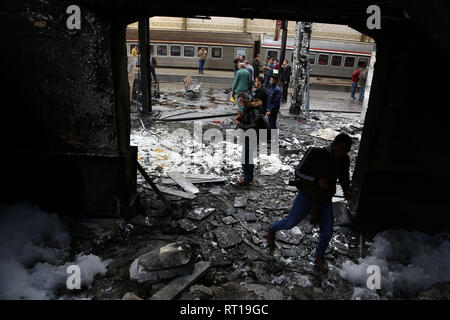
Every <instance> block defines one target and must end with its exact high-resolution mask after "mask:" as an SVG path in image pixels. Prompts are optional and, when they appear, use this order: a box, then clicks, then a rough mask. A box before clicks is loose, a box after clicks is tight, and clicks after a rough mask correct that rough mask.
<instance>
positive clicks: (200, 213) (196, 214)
mask: <svg viewBox="0 0 450 320" xmlns="http://www.w3.org/2000/svg"><path fill="white" fill-rule="evenodd" d="M214 211H216V209H215V208H197V209H195V210H193V211H190V212H189V213H188V214H187V217H188V218H191V219H195V220H203V219H204V218H205V217H207V216H209V215H210V214H211V213H213V212H214Z"/></svg>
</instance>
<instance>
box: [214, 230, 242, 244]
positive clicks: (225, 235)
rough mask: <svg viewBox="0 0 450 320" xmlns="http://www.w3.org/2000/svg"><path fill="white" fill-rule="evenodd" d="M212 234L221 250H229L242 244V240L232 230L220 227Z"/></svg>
mask: <svg viewBox="0 0 450 320" xmlns="http://www.w3.org/2000/svg"><path fill="white" fill-rule="evenodd" d="M214 234H215V235H216V238H217V242H218V244H219V246H220V247H221V248H222V249H226V248H230V247H232V246H235V245H237V244H239V243H241V242H242V238H241V237H240V236H239V234H238V233H237V232H236V230H234V229H233V228H228V227H220V228H218V229H217V230H215V231H214Z"/></svg>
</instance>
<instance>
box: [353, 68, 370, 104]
mask: <svg viewBox="0 0 450 320" xmlns="http://www.w3.org/2000/svg"><path fill="white" fill-rule="evenodd" d="M367 74H368V70H367V69H366V68H363V67H361V66H358V69H356V70H355V71H353V73H352V91H351V94H350V98H351V99H353V100H355V99H356V98H355V93H356V88H357V87H358V85H359V86H360V91H359V98H358V101H359V102H363V101H364V92H365V89H366V81H367Z"/></svg>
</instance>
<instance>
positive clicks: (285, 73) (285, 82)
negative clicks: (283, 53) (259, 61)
mask: <svg viewBox="0 0 450 320" xmlns="http://www.w3.org/2000/svg"><path fill="white" fill-rule="evenodd" d="M290 80H291V66H290V65H289V62H288V61H287V60H286V59H284V61H283V65H282V66H281V84H282V88H283V96H282V98H281V102H284V103H286V102H287V95H288V90H289V81H290Z"/></svg>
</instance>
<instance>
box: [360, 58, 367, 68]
mask: <svg viewBox="0 0 450 320" xmlns="http://www.w3.org/2000/svg"><path fill="white" fill-rule="evenodd" d="M368 63H369V59H367V58H358V67H361V68H364V69H365V68H367V64H368Z"/></svg>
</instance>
